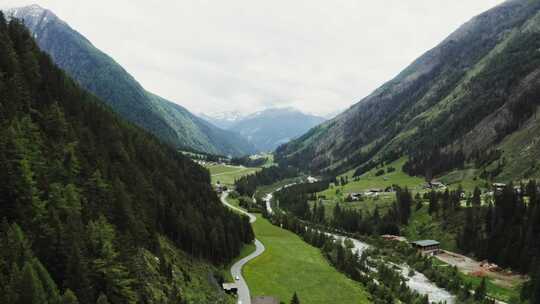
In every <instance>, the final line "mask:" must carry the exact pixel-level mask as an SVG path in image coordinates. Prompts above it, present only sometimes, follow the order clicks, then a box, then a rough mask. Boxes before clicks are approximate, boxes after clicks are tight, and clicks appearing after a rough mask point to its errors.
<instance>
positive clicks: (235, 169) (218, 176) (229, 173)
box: [206, 164, 261, 185]
mask: <svg viewBox="0 0 540 304" xmlns="http://www.w3.org/2000/svg"><path fill="white" fill-rule="evenodd" d="M206 168H207V169H208V170H210V175H211V177H212V183H213V184H215V183H217V182H218V181H219V182H220V183H221V184H224V185H233V184H234V181H235V180H236V179H238V178H240V177H242V176H245V175H249V174H253V173H255V172H257V171H259V170H261V169H260V168H246V167H241V166H229V165H221V164H220V165H209V166H207V167H206Z"/></svg>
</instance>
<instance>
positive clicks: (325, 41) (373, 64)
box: [0, 0, 502, 114]
mask: <svg viewBox="0 0 540 304" xmlns="http://www.w3.org/2000/svg"><path fill="white" fill-rule="evenodd" d="M34 2H35V3H37V4H40V5H41V6H43V7H46V8H49V9H51V10H53V11H54V12H55V13H56V14H57V15H58V16H59V17H60V18H62V19H64V20H65V21H67V22H68V23H69V24H70V25H71V26H72V27H73V28H75V29H76V30H78V31H79V32H81V33H82V34H83V35H85V36H86V37H87V38H89V39H90V40H91V41H92V42H93V43H94V44H95V45H96V46H97V47H98V48H100V49H102V50H103V51H105V52H106V53H108V54H109V55H111V56H112V57H113V58H114V59H115V60H117V61H118V62H119V63H120V64H121V65H123V66H124V67H125V68H126V69H127V70H128V71H129V72H130V73H131V74H133V76H134V77H135V78H137V79H138V80H139V81H140V82H141V84H142V85H143V86H144V87H145V88H146V89H148V90H150V91H152V92H154V93H157V94H159V95H161V96H163V97H166V98H169V99H171V100H172V101H174V102H177V103H179V104H181V105H183V106H186V107H187V108H188V109H190V110H192V111H193V112H207V113H208V112H216V111H222V110H223V111H225V110H239V111H242V112H252V111H255V110H260V109H263V108H267V107H276V106H280V107H282V106H293V107H296V108H299V109H301V110H304V111H306V112H311V113H316V114H327V113H331V112H335V111H336V110H339V109H344V108H346V107H348V106H350V105H352V104H353V103H355V102H357V101H358V100H359V99H360V98H362V97H364V96H366V95H367V94H369V93H370V92H371V91H373V90H374V89H376V87H377V86H379V85H381V84H382V83H383V82H385V81H387V80H389V79H390V78H392V77H393V76H394V75H396V74H397V73H398V72H399V71H400V70H401V69H403V68H404V67H405V66H406V65H408V64H409V63H410V62H412V61H413V60H414V59H415V58H416V57H418V56H420V55H421V54H422V53H423V52H425V51H427V50H428V49H430V48H432V47H434V46H435V45H436V44H437V43H439V42H440V41H442V40H443V39H444V38H445V37H446V36H447V35H448V34H450V33H451V32H452V31H454V30H455V29H457V27H458V26H459V25H461V24H462V23H464V22H465V21H467V20H468V19H470V18H471V17H473V16H474V15H477V14H479V13H481V12H483V11H485V10H487V9H489V8H491V7H493V6H495V5H497V4H499V3H501V2H502V1H501V0H482V1H470V0H455V1H446V0H409V1H402V0H380V1H375V0H373V1H358V0H355V1H353V0H336V1H323V0H305V1H304V0H295V1H290V0H287V1H285V0H273V1H252V0H228V1H209V0H192V1H188V0H184V1H173V0H159V1H158V0H152V1H150V0H145V1H143V0H135V1H134V0H115V1H110V0H108V1H104V0H93V1H66V0H35V1H25V0H20V1H12V0H0V6H2V7H5V6H20V5H26V4H31V3H34Z"/></svg>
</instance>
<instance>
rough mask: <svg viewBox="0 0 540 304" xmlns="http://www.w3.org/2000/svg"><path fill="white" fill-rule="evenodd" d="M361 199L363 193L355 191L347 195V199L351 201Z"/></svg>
mask: <svg viewBox="0 0 540 304" xmlns="http://www.w3.org/2000/svg"><path fill="white" fill-rule="evenodd" d="M360 199H362V194H361V193H356V192H353V193H349V195H348V196H347V200H348V201H351V202H356V201H359V200H360Z"/></svg>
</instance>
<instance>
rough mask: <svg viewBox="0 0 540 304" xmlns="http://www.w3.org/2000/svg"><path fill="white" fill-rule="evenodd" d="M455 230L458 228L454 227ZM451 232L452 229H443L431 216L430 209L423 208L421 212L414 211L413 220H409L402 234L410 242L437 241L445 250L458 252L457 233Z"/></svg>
mask: <svg viewBox="0 0 540 304" xmlns="http://www.w3.org/2000/svg"><path fill="white" fill-rule="evenodd" d="M413 210H414V206H413ZM454 220H457V219H454ZM455 228H456V227H454V229H455ZM451 230H452V229H451V227H447V229H443V227H442V224H441V223H440V222H439V221H438V220H436V219H434V218H433V217H432V216H431V215H429V213H428V207H427V206H423V207H422V208H421V209H420V210H414V211H413V213H412V215H411V218H410V219H409V224H408V225H407V226H405V228H404V230H403V231H402V234H403V236H405V237H406V238H407V239H408V240H410V241H416V240H426V239H427V240H437V241H439V242H440V243H441V247H442V248H443V249H446V250H450V251H456V250H457V244H456V233H457V231H456V232H452V231H451Z"/></svg>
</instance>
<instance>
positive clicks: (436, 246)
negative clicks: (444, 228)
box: [411, 240, 441, 254]
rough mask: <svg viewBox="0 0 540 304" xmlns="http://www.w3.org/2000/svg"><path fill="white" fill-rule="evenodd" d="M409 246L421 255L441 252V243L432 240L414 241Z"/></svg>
mask: <svg viewBox="0 0 540 304" xmlns="http://www.w3.org/2000/svg"><path fill="white" fill-rule="evenodd" d="M411 245H412V246H413V247H414V248H416V249H418V250H419V251H420V252H422V253H429V254H437V253H438V252H439V251H440V250H441V243H439V242H437V241H434V240H422V241H416V242H412V243H411Z"/></svg>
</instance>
